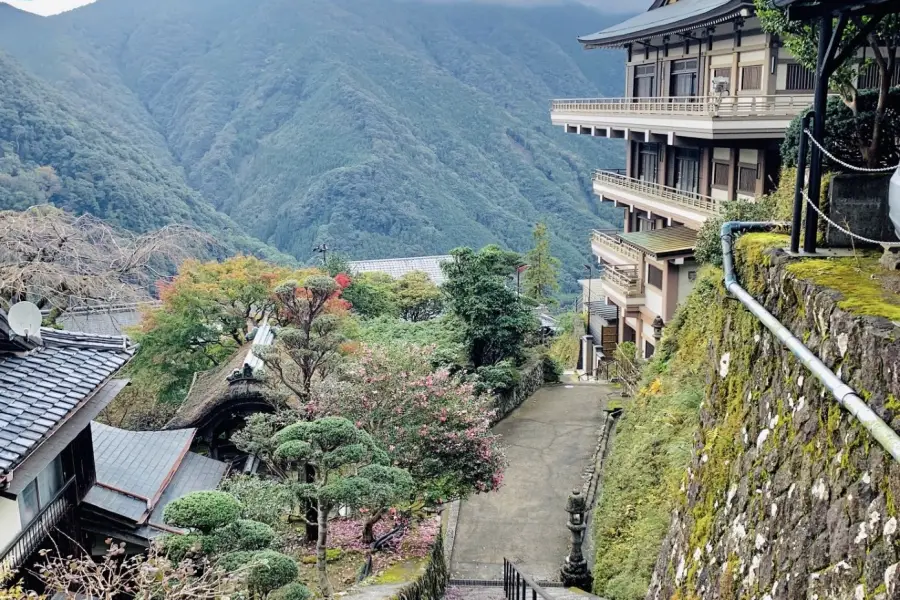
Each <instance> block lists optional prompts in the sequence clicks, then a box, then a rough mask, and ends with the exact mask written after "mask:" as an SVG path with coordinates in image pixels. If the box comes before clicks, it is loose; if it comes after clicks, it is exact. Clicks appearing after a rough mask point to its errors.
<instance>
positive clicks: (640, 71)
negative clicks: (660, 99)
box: [632, 64, 656, 98]
mask: <svg viewBox="0 0 900 600" xmlns="http://www.w3.org/2000/svg"><path fill="white" fill-rule="evenodd" d="M639 84H644V85H646V86H647V87H648V88H649V89H648V90H646V91H647V92H649V93H643V92H642V91H641V89H640V88H641V86H640V85H639ZM632 96H633V97H634V98H654V97H655V96H656V64H650V65H636V66H635V67H634V88H633V89H632Z"/></svg>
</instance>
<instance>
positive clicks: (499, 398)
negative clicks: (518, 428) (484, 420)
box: [492, 357, 544, 424]
mask: <svg viewBox="0 0 900 600" xmlns="http://www.w3.org/2000/svg"><path fill="white" fill-rule="evenodd" d="M542 385H544V361H543V359H542V358H541V357H538V358H537V359H536V360H535V362H533V363H527V364H526V365H525V366H524V367H523V368H522V379H521V380H520V381H519V383H518V384H517V385H516V386H515V387H514V388H513V389H511V390H509V391H507V392H503V393H502V394H497V395H496V396H494V408H495V409H496V410H497V413H496V415H495V416H494V423H496V422H498V421H502V420H503V419H504V417H506V415H508V414H509V413H511V412H512V411H514V410H515V409H516V408H518V407H519V406H520V405H521V404H522V403H523V402H525V400H526V399H527V398H528V397H529V396H531V395H532V394H533V393H535V392H536V391H538V389H540V387H541V386H542ZM492 424H493V423H492Z"/></svg>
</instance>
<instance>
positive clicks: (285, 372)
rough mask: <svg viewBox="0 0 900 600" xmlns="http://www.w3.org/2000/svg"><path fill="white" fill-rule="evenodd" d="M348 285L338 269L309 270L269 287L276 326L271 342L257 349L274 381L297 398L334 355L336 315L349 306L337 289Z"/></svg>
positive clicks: (338, 334) (303, 398) (338, 337)
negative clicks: (335, 271) (334, 272)
mask: <svg viewBox="0 0 900 600" xmlns="http://www.w3.org/2000/svg"><path fill="white" fill-rule="evenodd" d="M349 284H350V278H349V277H347V276H346V275H343V274H340V275H338V276H337V277H334V278H332V277H328V276H325V275H311V276H309V277H306V278H305V279H304V280H303V281H302V282H297V281H287V282H285V283H282V284H280V285H279V286H278V287H277V288H275V292H274V294H273V300H274V307H275V310H274V316H275V320H276V322H277V323H278V324H279V325H281V328H280V329H279V330H278V334H277V336H276V341H275V344H274V345H273V346H271V347H268V348H265V347H264V348H261V349H259V350H258V351H257V353H258V355H259V357H260V358H261V359H262V361H263V363H265V365H266V370H267V372H268V373H270V375H271V376H272V377H274V378H275V383H276V384H277V385H278V384H280V385H282V386H284V387H285V388H287V389H288V390H290V391H291V392H292V393H293V394H294V395H296V396H297V398H298V399H299V400H300V401H301V402H305V401H307V400H308V399H309V391H310V387H311V386H312V382H313V380H314V379H315V378H316V377H322V376H324V375H326V374H327V373H328V370H329V368H330V367H331V366H332V364H333V363H334V360H335V358H336V357H337V356H338V350H339V348H340V345H341V342H343V340H344V336H343V335H342V333H341V319H342V318H343V317H344V316H345V315H346V314H347V312H348V311H349V309H350V304H349V303H348V302H347V301H346V300H344V299H342V298H341V292H342V291H343V290H344V288H345V287H347V285H349Z"/></svg>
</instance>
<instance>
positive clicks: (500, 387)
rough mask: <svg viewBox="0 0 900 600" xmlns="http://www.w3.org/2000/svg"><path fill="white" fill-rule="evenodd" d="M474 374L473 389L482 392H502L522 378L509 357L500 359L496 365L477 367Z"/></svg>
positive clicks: (509, 388)
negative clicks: (475, 378)
mask: <svg viewBox="0 0 900 600" xmlns="http://www.w3.org/2000/svg"><path fill="white" fill-rule="evenodd" d="M475 374H476V375H477V380H476V382H475V391H476V392H478V393H479V394H482V393H486V392H487V393H493V394H498V393H503V392H506V391H509V390H511V389H513V388H514V387H516V385H518V384H519V382H520V381H521V380H522V373H521V371H519V368H518V367H517V366H516V365H515V364H514V363H513V361H511V360H509V359H505V360H501V361H500V362H498V363H497V364H496V365H485V366H483V367H478V369H476V371H475Z"/></svg>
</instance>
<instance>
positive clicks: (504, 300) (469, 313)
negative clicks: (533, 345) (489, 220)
mask: <svg viewBox="0 0 900 600" xmlns="http://www.w3.org/2000/svg"><path fill="white" fill-rule="evenodd" d="M451 255H452V256H453V260H452V261H448V262H447V263H445V264H443V265H442V269H443V270H444V275H445V276H446V281H445V282H444V285H443V289H444V293H445V299H446V306H447V307H448V309H449V310H450V312H451V313H452V314H453V315H454V316H455V317H456V318H457V319H459V321H460V323H461V328H460V329H461V332H460V333H461V337H462V338H463V340H464V343H465V346H466V349H467V352H468V355H469V360H470V361H471V363H472V365H473V366H474V367H481V366H484V365H493V364H496V363H498V362H500V361H502V360H504V359H513V360H520V359H521V358H522V356H523V352H524V349H525V346H526V342H527V338H528V336H529V335H531V334H533V333H534V332H535V331H536V329H537V319H536V318H535V317H534V315H532V314H531V312H530V311H529V310H528V309H527V308H525V307H524V306H523V305H522V303H520V302H519V299H518V298H517V297H516V293H515V291H514V290H512V289H510V287H509V285H508V282H509V280H510V277H511V275H512V274H513V273H514V272H515V268H516V266H517V265H519V264H521V257H520V256H519V255H518V254H516V253H515V252H508V251H504V250H501V249H500V248H499V247H497V246H485V247H484V248H482V249H481V250H478V251H477V252H476V251H474V250H472V249H471V248H457V249H455V250H453V251H451Z"/></svg>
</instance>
